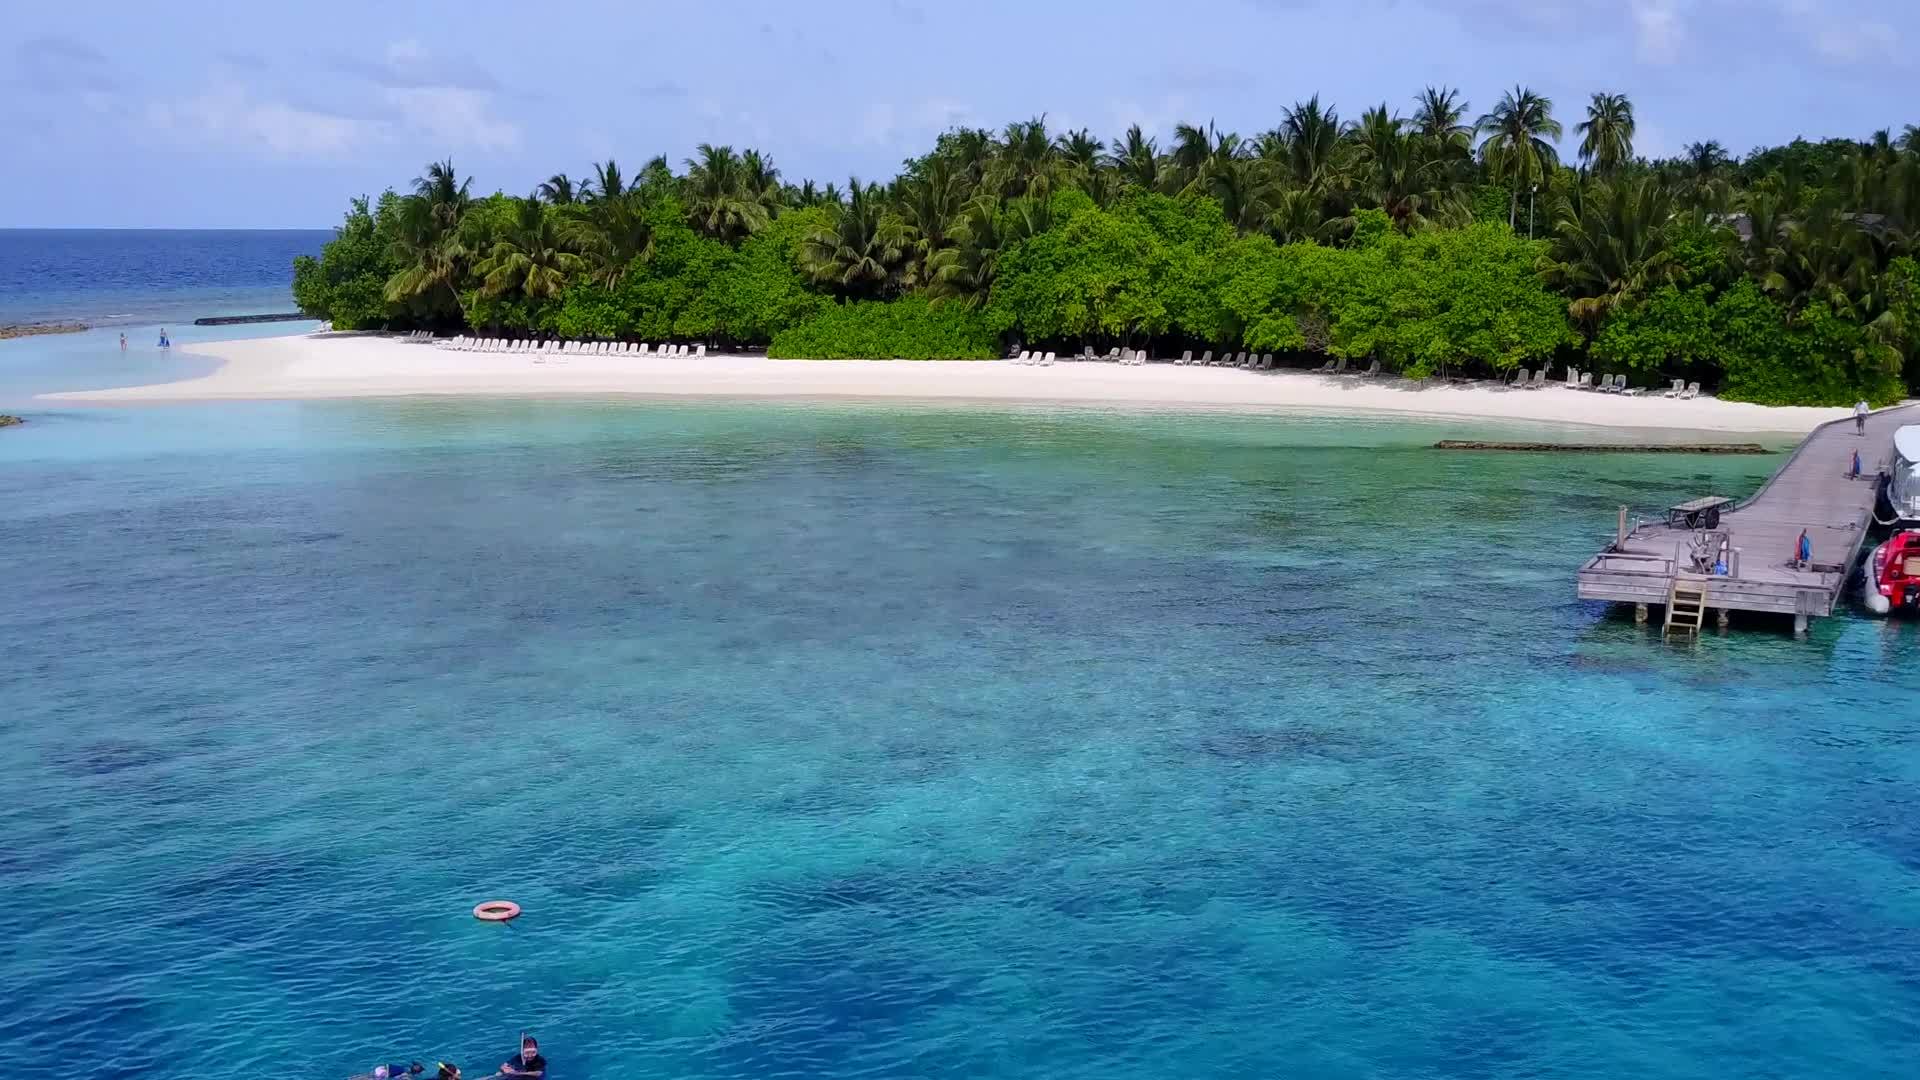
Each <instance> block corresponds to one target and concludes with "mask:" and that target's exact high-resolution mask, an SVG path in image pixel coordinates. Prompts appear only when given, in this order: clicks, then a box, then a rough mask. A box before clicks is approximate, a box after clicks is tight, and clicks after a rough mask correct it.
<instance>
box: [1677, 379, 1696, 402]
mask: <svg viewBox="0 0 1920 1080" xmlns="http://www.w3.org/2000/svg"><path fill="white" fill-rule="evenodd" d="M1680 396H1681V397H1683V398H1686V399H1687V400H1689V401H1690V400H1692V399H1694V398H1697V397H1699V396H1700V384H1699V383H1697V382H1690V383H1688V384H1687V388H1686V389H1685V390H1682V391H1680Z"/></svg>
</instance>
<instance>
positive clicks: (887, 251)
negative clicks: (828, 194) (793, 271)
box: [799, 177, 904, 297]
mask: <svg viewBox="0 0 1920 1080" xmlns="http://www.w3.org/2000/svg"><path fill="white" fill-rule="evenodd" d="M848 191H849V193H850V194H849V196H848V199H847V202H846V204H845V205H843V206H840V207H838V208H837V209H836V210H835V211H834V215H833V220H832V221H830V222H828V223H826V224H824V225H821V226H819V227H817V228H815V229H814V230H813V231H812V232H809V233H808V234H807V235H806V236H805V237H804V238H802V239H801V241H800V252H799V256H800V265H801V267H802V268H804V269H805V270H806V271H807V273H808V275H809V276H811V277H812V278H813V280H814V282H815V283H816V284H820V285H825V286H828V287H830V288H833V289H835V290H837V291H839V292H841V293H844V294H847V295H851V296H866V297H873V296H880V295H882V294H883V293H885V292H887V291H888V290H889V289H890V288H891V287H892V285H893V280H894V272H895V271H896V270H897V269H898V268H899V266H900V263H901V261H902V259H903V256H904V250H903V244H902V230H901V227H900V223H899V221H898V220H897V219H895V218H894V217H893V215H891V214H889V213H888V212H887V206H886V192H885V191H883V190H882V189H881V188H880V185H878V184H862V183H861V182H860V180H859V178H858V177H855V178H853V179H852V180H850V181H848Z"/></svg>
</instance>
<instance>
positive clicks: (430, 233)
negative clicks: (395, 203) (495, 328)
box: [385, 189, 467, 321]
mask: <svg viewBox="0 0 1920 1080" xmlns="http://www.w3.org/2000/svg"><path fill="white" fill-rule="evenodd" d="M416 190H417V189H416ZM441 209H442V207H441V206H437V205H435V204H434V203H433V201H432V200H431V198H430V197H429V196H428V195H426V194H419V195H414V196H411V197H409V198H405V199H402V200H401V201H400V206H399V214H398V220H397V222H396V225H397V228H396V229H395V233H394V238H393V241H392V243H391V244H390V246H389V255H390V257H391V258H393V260H394V261H395V262H398V263H399V264H401V268H400V269H399V270H397V271H395V272H394V274H393V276H392V277H390V278H388V279H387V284H386V289H385V296H386V300H387V302H388V303H390V304H399V303H406V302H409V301H414V300H422V301H425V302H426V303H428V304H429V305H431V304H434V303H435V302H436V301H439V300H448V301H451V302H452V304H453V309H454V310H456V311H458V312H460V315H461V319H462V321H465V318H466V305H465V304H464V303H462V301H461V298H460V281H461V278H462V276H463V275H464V272H465V269H466V259H467V248H466V246H465V244H463V243H462V241H461V236H460V222H459V221H457V220H455V221H452V222H451V223H450V222H449V220H448V218H447V217H446V216H445V215H443V214H442V213H441ZM443 294H444V295H443Z"/></svg>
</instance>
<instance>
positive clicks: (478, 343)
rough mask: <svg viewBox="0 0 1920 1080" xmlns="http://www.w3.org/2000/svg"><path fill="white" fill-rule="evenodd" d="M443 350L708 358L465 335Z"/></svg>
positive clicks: (669, 349) (699, 353)
mask: <svg viewBox="0 0 1920 1080" xmlns="http://www.w3.org/2000/svg"><path fill="white" fill-rule="evenodd" d="M435 344H437V345H439V346H440V347H441V348H443V349H457V350H460V351H462V352H483V353H525V354H528V355H540V356H649V357H661V358H666V357H675V356H692V357H703V356H705V355H707V347H706V346H705V345H661V346H659V347H658V348H652V347H649V346H648V345H647V343H646V342H644V341H642V342H639V343H638V344H635V343H634V342H631V341H559V340H554V341H535V340H533V339H532V338H470V337H467V336H466V335H464V334H463V335H461V336H460V337H455V338H448V339H446V340H445V341H440V342H435Z"/></svg>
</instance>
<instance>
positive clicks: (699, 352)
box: [693, 345, 707, 359]
mask: <svg viewBox="0 0 1920 1080" xmlns="http://www.w3.org/2000/svg"><path fill="white" fill-rule="evenodd" d="M693 355H694V356H695V357H696V358H701V359H704V358H705V357H706V355H707V347H706V346H705V345H702V346H700V347H699V348H696V349H694V350H693Z"/></svg>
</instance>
